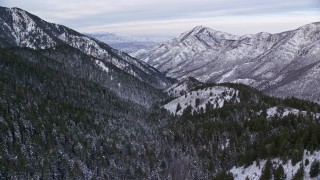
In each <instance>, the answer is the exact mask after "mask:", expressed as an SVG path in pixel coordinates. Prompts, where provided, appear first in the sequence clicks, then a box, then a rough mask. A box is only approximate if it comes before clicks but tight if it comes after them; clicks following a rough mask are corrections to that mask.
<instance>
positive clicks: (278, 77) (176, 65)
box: [131, 23, 320, 101]
mask: <svg viewBox="0 0 320 180" xmlns="http://www.w3.org/2000/svg"><path fill="white" fill-rule="evenodd" d="M319 42H320V23H312V24H308V25H305V26H302V27H300V28H298V29H296V30H292V31H287V32H282V33H277V34H269V33H265V32H261V33H258V34H255V35H246V36H241V37H239V36H234V35H230V34H228V33H223V32H219V31H214V30H212V29H210V28H207V27H203V26H198V27H195V28H194V29H192V30H191V31H188V32H185V33H183V34H181V35H180V36H179V37H177V38H175V39H173V40H171V41H169V42H166V43H163V44H160V45H159V46H157V47H156V48H154V49H151V50H141V51H138V52H136V53H132V54H131V55H132V56H134V57H136V58H138V59H142V60H143V61H145V62H147V63H148V64H150V65H152V66H154V67H155V68H157V69H158V70H160V71H161V72H164V73H166V75H167V76H170V77H173V78H179V79H181V78H184V77H187V76H192V77H195V78H197V79H198V80H200V81H203V82H234V83H244V84H247V85H250V86H252V87H255V88H258V89H260V90H263V91H264V92H267V93H268V94H271V95H276V96H280V97H288V96H295V97H299V98H304V99H308V100H313V101H318V98H319V96H320V89H319V88H320V56H319V54H320V43H319Z"/></svg>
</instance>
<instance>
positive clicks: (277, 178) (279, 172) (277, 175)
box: [274, 164, 287, 180]
mask: <svg viewBox="0 0 320 180" xmlns="http://www.w3.org/2000/svg"><path fill="white" fill-rule="evenodd" d="M286 177H287V176H286V174H285V173H284V169H283V166H282V165H281V164H280V165H279V166H278V168H277V169H276V170H275V172H274V180H285V179H286Z"/></svg>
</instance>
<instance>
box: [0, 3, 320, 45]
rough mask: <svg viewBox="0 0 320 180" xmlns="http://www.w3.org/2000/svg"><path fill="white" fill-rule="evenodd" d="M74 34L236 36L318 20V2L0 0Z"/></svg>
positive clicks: (276, 29) (292, 26) (282, 29)
mask: <svg viewBox="0 0 320 180" xmlns="http://www.w3.org/2000/svg"><path fill="white" fill-rule="evenodd" d="M0 5H1V6H6V7H19V8H21V9H25V10H27V11H29V12H31V13H33V14H35V15H37V16H39V17H41V18H43V19H45V20H47V21H50V22H54V23H58V24H63V25H66V26H68V27H71V28H73V29H75V30H77V31H80V32H116V33H120V34H130V35H136V36H148V37H151V38H157V39H167V38H169V37H175V36H177V35H179V34H180V33H181V32H184V31H186V30H189V29H191V28H193V27H194V26H197V25H204V26H207V27H210V28H212V29H215V30H220V31H225V32H229V33H233V34H237V35H243V34H252V33H257V32H261V31H266V32H270V33H275V32H281V31H285V30H291V29H295V28H298V27H299V26H301V25H304V24H308V23H311V22H316V21H320V0H267V1H262V0H0Z"/></svg>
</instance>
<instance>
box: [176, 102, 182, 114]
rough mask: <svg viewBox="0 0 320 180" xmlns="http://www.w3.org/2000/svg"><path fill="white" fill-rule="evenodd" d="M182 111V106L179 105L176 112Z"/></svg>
mask: <svg viewBox="0 0 320 180" xmlns="http://www.w3.org/2000/svg"><path fill="white" fill-rule="evenodd" d="M180 110H181V105H180V103H178V105H177V109H176V112H178V111H180Z"/></svg>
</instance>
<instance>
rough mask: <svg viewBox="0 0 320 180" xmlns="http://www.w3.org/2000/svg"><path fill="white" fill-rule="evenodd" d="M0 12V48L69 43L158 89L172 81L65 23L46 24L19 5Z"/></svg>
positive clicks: (1, 9)
mask: <svg viewBox="0 0 320 180" xmlns="http://www.w3.org/2000/svg"><path fill="white" fill-rule="evenodd" d="M0 11H1V12H0V20H1V22H2V26H1V27H0V28H1V29H0V32H1V35H0V38H1V39H2V40H3V41H2V42H3V43H1V44H0V45H1V46H2V47H8V46H21V47H29V48H33V49H46V48H51V47H54V46H56V45H59V44H69V45H70V46H72V47H74V48H77V49H79V50H80V51H82V52H83V53H85V54H87V55H89V56H93V57H95V58H97V59H100V60H103V61H107V62H110V63H111V64H113V65H115V66H117V67H118V68H120V69H122V70H123V71H126V72H127V73H129V74H131V75H133V76H135V77H136V78H138V79H140V80H141V81H144V82H147V83H148V84H150V85H152V86H154V87H156V88H158V89H164V88H166V87H167V86H169V85H170V83H171V81H172V80H170V79H168V78H166V77H165V76H163V75H162V74H161V73H160V72H158V70H156V69H155V68H153V67H151V66H149V65H148V64H146V63H144V62H142V61H140V60H138V59H135V58H133V57H131V56H129V55H128V54H126V53H123V52H121V51H119V50H116V49H113V48H111V47H110V46H109V45H107V44H105V43H103V42H101V41H97V40H95V39H93V38H90V37H87V36H85V35H83V34H81V33H79V32H77V31H74V30H72V29H69V28H68V27H66V26H63V25H58V24H54V23H49V22H47V21H44V20H42V19H41V18H39V17H38V16H35V15H32V14H30V13H28V12H27V11H24V10H22V9H19V8H4V7H1V8H0ZM146 77H147V78H146Z"/></svg>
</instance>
